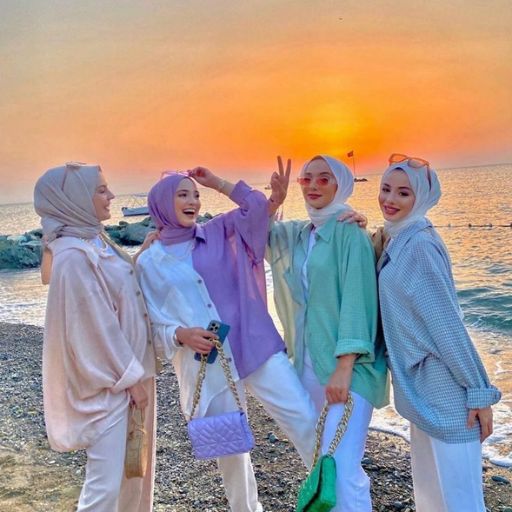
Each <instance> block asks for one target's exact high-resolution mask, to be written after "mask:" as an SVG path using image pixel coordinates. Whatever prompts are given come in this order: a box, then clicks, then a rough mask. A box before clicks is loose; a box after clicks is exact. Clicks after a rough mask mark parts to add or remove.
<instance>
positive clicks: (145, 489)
mask: <svg viewBox="0 0 512 512" xmlns="http://www.w3.org/2000/svg"><path fill="white" fill-rule="evenodd" d="M144 387H145V389H146V392H147V394H148V398H149V404H148V406H147V407H146V409H145V428H146V432H147V435H148V448H149V453H148V465H147V468H146V476H145V477H144V478H130V479H127V478H124V456H125V451H126V433H127V430H128V408H127V409H126V411H125V412H124V413H123V414H121V416H120V417H119V418H118V419H117V420H116V421H115V422H114V423H113V424H112V425H111V426H110V427H109V428H108V429H107V430H106V431H105V432H104V433H103V435H102V436H101V437H100V438H99V439H98V441H97V442H96V443H95V444H94V445H92V446H90V447H89V448H88V449H87V450H86V451H87V464H86V467H85V482H84V485H83V487H82V492H81V493H80V498H79V501H78V509H77V512H150V511H151V510H152V509H153V485H154V474H155V457H154V454H155V436H154V432H155V417H156V414H155V413H156V404H155V381H154V379H153V378H151V379H147V380H146V381H144Z"/></svg>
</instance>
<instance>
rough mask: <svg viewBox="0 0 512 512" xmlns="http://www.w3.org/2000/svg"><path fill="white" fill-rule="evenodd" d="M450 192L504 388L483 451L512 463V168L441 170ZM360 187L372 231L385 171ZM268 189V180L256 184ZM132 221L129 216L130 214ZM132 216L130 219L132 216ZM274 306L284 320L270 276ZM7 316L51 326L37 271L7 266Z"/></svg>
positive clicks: (443, 208)
mask: <svg viewBox="0 0 512 512" xmlns="http://www.w3.org/2000/svg"><path fill="white" fill-rule="evenodd" d="M439 177H440V180H441V185H442V189H443V196H442V199H441V201H440V203H439V205H438V206H436V207H435V208H434V209H433V210H432V211H431V212H430V219H431V220H432V222H433V223H434V225H436V226H437V227H438V229H439V232H440V234H441V236H442V237H443V239H444V241H445V242H446V245H447V247H448V249H449V251H450V255H451V258H452V262H453V269H454V276H455V280H456V284H457V288H458V295H459V300H460V303H461V306H462V310H463V312H464V316H465V323H466V326H467V328H468V330H469V332H470V334H471V336H472V338H473V341H474V343H475V345H476V346H477V348H478V350H479V352H480V355H481V357H482V360H483V362H484V364H485V367H486V369H487V371H488V373H489V375H490V377H491V380H492V381H493V383H494V384H496V385H497V386H498V387H499V388H500V389H501V391H502V393H503V398H502V400H501V402H500V403H499V404H498V405H496V406H495V407H494V418H495V431H494V433H493V435H492V436H491V437H490V438H489V439H488V440H487V441H486V442H485V443H484V454H485V455H486V456H487V457H488V458H489V459H490V460H492V461H493V462H495V463H498V464H502V465H507V466H512V251H511V247H512V227H511V223H512V201H511V200H510V198H511V197H512V165H499V166H490V167H474V168H463V169H451V170H443V171H440V172H439ZM367 178H368V180H369V181H368V182H360V183H356V184H355V189H354V194H353V196H352V198H351V201H350V204H351V205H352V206H353V207H354V208H355V209H357V210H359V211H361V212H363V213H365V214H366V215H367V217H368V220H369V229H372V228H376V227H378V226H380V225H381V223H382V217H381V214H380V210H379V207H378V204H377V200H376V198H377V194H378V188H379V180H380V177H379V176H367ZM254 186H255V187H256V188H259V189H260V190H263V187H264V184H263V183H260V184H254ZM201 197H202V202H203V208H202V211H203V212H206V211H207V212H210V213H212V214H216V213H221V212H223V211H226V210H228V209H229V208H232V203H231V202H230V201H229V199H227V198H226V197H225V196H223V195H220V194H217V193H216V192H214V191H212V190H208V189H202V190H201ZM130 201H131V199H130V198H129V197H126V196H125V197H117V198H116V199H115V200H114V201H113V204H112V207H111V211H112V213H113V215H112V220H111V221H112V223H115V222H118V221H119V220H121V219H123V217H122V215H121V206H124V205H127V204H128V203H129V202H130ZM283 214H284V218H285V219H286V218H290V219H291V218H306V212H305V209H304V205H303V201H302V197H301V194H300V189H299V187H298V185H297V184H296V183H292V184H291V185H290V190H289V194H288V198H287V201H286V203H285V208H284V212H283ZM125 220H126V219H125ZM129 220H130V219H129ZM38 225H39V219H38V217H37V216H36V214H35V213H34V211H33V209H32V205H31V204H18V205H0V234H21V233H23V232H25V231H29V230H31V229H34V228H36V227H38ZM267 284H268V289H269V306H270V309H271V311H272V313H273V316H274V318H276V322H277V323H278V320H277V317H276V315H275V311H274V310H273V301H272V298H271V293H272V282H271V278H270V274H269V273H267ZM0 288H1V290H2V293H1V296H0V321H6V322H15V323H16V322H20V323H30V324H35V325H43V324H44V310H45V301H46V290H47V288H46V287H44V286H42V285H41V284H40V280H39V271H38V270H23V271H9V272H6V271H0ZM372 426H373V428H377V429H381V430H385V431H390V432H394V433H397V434H399V435H401V436H403V437H405V438H408V425H407V422H406V421H404V420H403V419H402V418H400V417H399V416H398V415H397V414H396V412H395V411H394V409H393V408H392V406H388V407H386V408H384V409H382V410H380V411H376V412H375V414H374V417H373V420H372Z"/></svg>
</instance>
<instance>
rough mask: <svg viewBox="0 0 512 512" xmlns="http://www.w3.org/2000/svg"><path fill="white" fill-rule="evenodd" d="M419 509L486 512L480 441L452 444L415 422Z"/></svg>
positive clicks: (421, 511)
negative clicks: (434, 435) (421, 427)
mask: <svg viewBox="0 0 512 512" xmlns="http://www.w3.org/2000/svg"><path fill="white" fill-rule="evenodd" d="M411 465H412V478H413V484H414V500H415V503H416V510H417V512H432V511H434V510H435V512H461V511H464V512H485V505H484V497H483V488H482V445H481V444H480V441H478V440H477V441H472V442H469V443H458V444H450V443H445V442H443V441H440V440H439V439H435V438H433V437H431V436H429V435H428V434H426V433H425V432H423V431H422V430H420V429H419V428H418V427H417V426H416V425H414V424H413V423H411Z"/></svg>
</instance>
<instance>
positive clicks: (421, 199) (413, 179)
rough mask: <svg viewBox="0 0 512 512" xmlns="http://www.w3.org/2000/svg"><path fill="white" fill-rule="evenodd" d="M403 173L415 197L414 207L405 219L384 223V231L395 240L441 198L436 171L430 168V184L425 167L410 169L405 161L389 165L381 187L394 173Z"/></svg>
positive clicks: (423, 216)
mask: <svg viewBox="0 0 512 512" xmlns="http://www.w3.org/2000/svg"><path fill="white" fill-rule="evenodd" d="M400 170H401V171H403V172H405V174H407V177H408V178H409V182H410V183H411V188H412V190H413V192H414V195H415V197H416V199H415V201H414V206H413V207H412V210H411V211H410V212H409V214H408V215H407V217H405V218H403V219H402V220H399V221H396V222H394V221H385V222H384V231H385V232H386V233H387V234H388V235H389V236H390V237H391V238H395V237H396V236H397V235H398V233H400V232H401V231H403V230H404V229H405V228H406V227H408V226H410V225H411V224H414V223H415V222H417V221H418V220H420V219H424V218H425V215H426V213H427V212H428V210H430V209H431V208H432V207H434V206H435V205H436V204H437V203H438V202H439V199H440V198H441V185H440V183H439V179H438V178H437V174H436V171H435V170H434V169H432V167H431V168H430V182H429V179H428V175H429V173H428V171H427V167H426V166H424V167H420V168H415V167H411V166H410V165H409V164H408V163H407V162H406V161H404V162H397V163H394V164H391V165H390V166H389V167H388V168H387V169H386V171H385V172H384V174H383V175H382V179H381V186H382V183H383V182H384V180H385V179H386V178H387V177H388V176H389V175H390V174H391V173H392V172H396V171H400Z"/></svg>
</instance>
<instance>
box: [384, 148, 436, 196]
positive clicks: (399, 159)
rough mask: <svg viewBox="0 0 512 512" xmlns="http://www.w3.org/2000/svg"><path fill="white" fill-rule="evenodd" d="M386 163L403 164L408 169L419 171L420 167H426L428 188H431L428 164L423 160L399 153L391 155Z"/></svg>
mask: <svg viewBox="0 0 512 512" xmlns="http://www.w3.org/2000/svg"><path fill="white" fill-rule="evenodd" d="M388 162H389V163H390V164H401V163H403V162H405V163H406V164H407V165H408V166H409V167H412V168H413V169H415V170H419V169H421V168H422V167H426V169H427V179H428V185H429V188H432V179H431V177H430V162H429V161H427V160H424V159H423V158H418V157H416V156H407V155H403V154H401V153H393V154H392V155H391V156H390V157H389V158H388Z"/></svg>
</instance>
